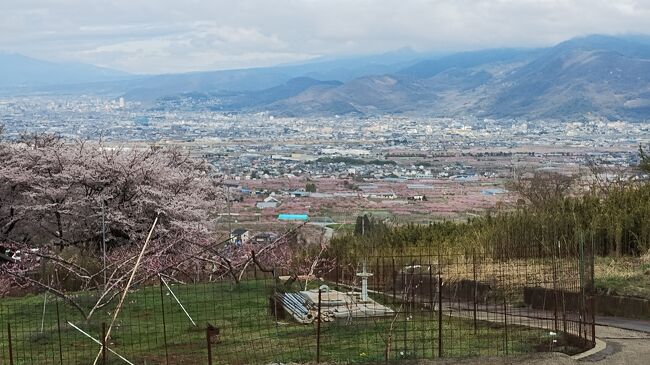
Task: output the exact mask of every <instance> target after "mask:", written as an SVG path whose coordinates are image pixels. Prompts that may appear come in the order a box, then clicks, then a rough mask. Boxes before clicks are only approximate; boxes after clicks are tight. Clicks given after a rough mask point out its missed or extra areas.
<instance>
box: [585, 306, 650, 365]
mask: <svg viewBox="0 0 650 365" xmlns="http://www.w3.org/2000/svg"><path fill="white" fill-rule="evenodd" d="M596 323H599V324H603V325H599V326H597V327H596V335H597V336H598V338H600V339H601V340H603V341H605V343H606V344H607V347H606V348H605V350H603V351H601V352H599V353H597V354H594V355H592V356H589V357H586V358H584V359H582V360H580V361H579V362H578V364H584V365H588V364H598V365H619V364H620V365H648V364H650V322H647V321H637V320H630V319H624V318H612V317H597V318H596ZM612 326H620V327H625V328H629V329H622V328H617V327H612Z"/></svg>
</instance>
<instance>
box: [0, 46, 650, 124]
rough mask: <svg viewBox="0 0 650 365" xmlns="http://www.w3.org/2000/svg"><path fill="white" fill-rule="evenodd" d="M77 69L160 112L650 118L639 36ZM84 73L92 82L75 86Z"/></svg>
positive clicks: (648, 59)
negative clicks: (157, 68) (447, 50)
mask: <svg viewBox="0 0 650 365" xmlns="http://www.w3.org/2000/svg"><path fill="white" fill-rule="evenodd" d="M3 57H4V56H0V66H2V68H3V69H4V68H5V67H6V66H5V63H4V62H5V61H4V58H3ZM38 66H39V65H38V64H36V65H34V67H33V68H23V69H22V70H23V71H21V72H22V73H23V74H24V75H22V76H19V75H16V71H14V72H11V70H9V71H7V70H5V71H0V80H2V81H0V88H2V87H3V86H7V82H6V80H5V79H3V78H2V77H3V75H4V74H3V73H1V72H4V73H6V74H14V75H13V77H14V78H17V79H18V80H21V78H22V80H23V83H24V84H27V82H26V81H25V80H35V79H38V75H43V72H40V73H39V72H36V71H38V70H39V67H38ZM47 67H53V66H51V64H48V66H47ZM79 67H80V69H79V70H80V74H77V75H74V77H70V79H68V80H63V81H66V82H65V83H67V84H68V85H72V84H75V83H76V84H77V85H76V86H75V87H76V88H82V89H85V90H101V91H102V92H110V93H116V94H119V95H124V96H125V97H126V98H128V99H137V100H142V101H145V102H147V103H148V104H149V105H151V106H152V107H155V108H163V109H164V108H174V107H178V106H179V105H185V106H186V105H194V106H196V107H197V108H208V109H211V110H223V111H232V112H259V111H268V112H271V113H273V114H276V115H286V116H314V115H327V116H331V115H346V114H356V115H375V114H385V113H391V114H408V115H427V116H459V115H474V116H477V117H490V118H520V117H521V118H531V119H544V118H547V119H570V118H580V117H583V116H585V115H588V114H589V115H595V116H602V117H607V118H610V119H628V120H648V119H650V40H649V38H647V37H642V36H636V37H611V36H599V35H596V36H588V37H583V38H576V39H572V40H569V41H566V42H563V43H560V44H558V45H556V46H554V47H550V48H543V49H491V50H483V51H476V52H464V53H457V54H449V55H433V54H419V53H416V52H413V51H410V50H400V51H398V52H393V53H389V54H384V55H378V56H369V57H359V58H350V59H341V60H339V59H333V60H318V61H315V62H309V63H303V64H297V65H287V66H281V67H269V68H257V69H246V70H228V71H215V72H197V73H188V74H174V75H160V76H147V77H143V76H132V75H124V74H121V73H115V72H113V71H110V70H106V69H100V68H93V67H92V66H84V67H81V66H79ZM81 71H83V72H81ZM21 72H18V73H21ZM82 75H86V76H85V77H88V80H86V81H93V84H90V83H85V84H84V83H82V81H83V77H81V76H82ZM64 76H65V73H60V74H59V75H57V77H56V78H54V79H52V77H53V76H52V75H50V76H48V77H45V76H43V78H44V79H43V82H42V85H54V84H56V82H57V80H58V81H59V83H63V82H61V81H62V78H63V77H64ZM45 81H46V82H45ZM78 84H82V85H83V86H80V85H78ZM32 86H33V85H32ZM67 88H68V89H69V88H70V86H67ZM61 89H66V88H61ZM188 102H189V103H188Z"/></svg>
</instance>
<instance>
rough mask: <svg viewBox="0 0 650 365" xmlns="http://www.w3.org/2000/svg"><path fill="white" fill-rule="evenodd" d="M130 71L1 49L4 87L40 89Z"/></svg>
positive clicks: (104, 78) (116, 76) (0, 74)
mask: <svg viewBox="0 0 650 365" xmlns="http://www.w3.org/2000/svg"><path fill="white" fill-rule="evenodd" d="M130 77H132V76H131V75H129V74H128V73H126V72H122V71H116V70H111V69H108V68H103V67H97V66H92V65H87V64H83V63H56V62H48V61H42V60H37V59H34V58H30V57H26V56H23V55H20V54H16V53H3V52H0V89H21V88H22V89H38V88H44V87H51V86H54V85H56V86H61V85H74V84H86V83H94V82H106V81H116V80H124V79H128V78H130Z"/></svg>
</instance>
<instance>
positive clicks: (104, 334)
mask: <svg viewBox="0 0 650 365" xmlns="http://www.w3.org/2000/svg"><path fill="white" fill-rule="evenodd" d="M102 365H106V322H102Z"/></svg>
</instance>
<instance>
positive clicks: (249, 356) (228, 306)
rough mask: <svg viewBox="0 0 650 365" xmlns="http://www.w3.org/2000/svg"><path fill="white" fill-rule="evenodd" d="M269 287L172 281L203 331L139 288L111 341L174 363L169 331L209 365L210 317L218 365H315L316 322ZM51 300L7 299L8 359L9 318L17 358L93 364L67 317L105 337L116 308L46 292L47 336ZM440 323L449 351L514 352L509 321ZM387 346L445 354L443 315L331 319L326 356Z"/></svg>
mask: <svg viewBox="0 0 650 365" xmlns="http://www.w3.org/2000/svg"><path fill="white" fill-rule="evenodd" d="M271 288H272V282H271V281H270V280H249V281H244V282H242V283H240V284H239V285H238V286H233V285H231V284H229V283H211V284H196V285H177V286H173V287H172V289H173V290H174V292H175V293H176V295H177V296H178V298H179V299H180V300H181V301H182V303H183V304H184V306H185V308H186V309H187V311H188V313H189V314H190V316H191V317H192V318H193V320H194V321H195V322H196V324H197V327H194V326H193V325H192V324H191V323H190V320H189V319H188V318H187V316H186V315H185V314H184V313H183V311H182V309H181V308H180V306H179V305H178V304H176V302H175V301H174V299H173V298H172V296H171V295H169V294H168V292H167V291H166V290H165V291H164V295H163V297H164V300H163V301H161V295H160V287H158V286H151V287H146V288H141V289H138V290H136V291H134V292H132V293H130V294H129V295H128V297H127V300H126V304H125V307H124V309H123V310H122V312H121V313H120V316H119V317H118V318H119V320H118V321H117V322H116V324H117V326H116V327H115V328H114V330H113V332H112V336H111V341H110V345H109V347H110V348H112V349H114V350H115V351H117V352H118V353H120V354H121V355H123V356H124V357H126V358H127V359H129V360H130V361H132V362H133V363H135V364H166V363H167V362H166V357H167V356H166V351H165V335H166V342H167V354H168V357H169V364H183V365H190V364H207V344H206V332H205V327H206V324H207V323H210V324H212V325H215V326H217V327H219V328H220V329H221V340H222V341H221V343H219V344H215V345H213V358H214V363H215V364H249V363H254V364H264V363H271V362H283V363H287V362H298V363H299V362H310V361H314V360H315V356H316V326H315V324H312V325H301V324H297V323H294V322H292V321H291V320H289V319H285V320H281V321H278V322H276V321H275V320H274V317H273V316H272V315H271V314H270V310H269V294H270V293H271V290H272V289H271ZM75 296H76V300H77V301H79V302H81V303H83V304H84V305H85V306H89V305H90V303H91V302H92V297H93V294H91V293H77V294H76V295H75ZM43 299H44V297H43V295H42V294H41V295H30V296H27V297H23V298H18V299H4V300H2V301H0V324H1V325H2V331H1V332H0V363H2V364H5V363H8V357H9V356H8V344H7V342H8V341H7V323H8V322H9V323H10V324H11V330H12V340H13V356H14V364H16V365H22V364H59V363H60V359H61V358H62V360H63V364H91V363H92V360H93V359H94V358H95V356H96V354H97V352H98V350H99V346H98V345H97V344H95V343H94V342H93V341H92V340H91V339H88V338H87V337H84V335H82V334H81V333H79V332H78V331H77V330H75V329H74V328H72V327H71V326H70V325H68V324H67V323H66V322H67V321H70V322H72V323H74V324H75V325H77V326H79V327H80V328H81V329H83V330H84V331H86V332H87V333H89V334H90V335H92V336H93V337H95V338H100V337H101V328H102V325H101V324H102V322H105V323H110V318H111V315H112V314H113V312H112V310H113V308H110V309H107V308H104V309H103V310H102V311H100V312H98V313H97V314H96V316H95V317H93V318H92V320H91V321H90V322H86V321H84V320H83V318H82V317H81V316H80V314H79V313H78V312H76V310H75V309H73V308H72V307H71V306H69V305H67V304H64V302H62V301H59V303H58V307H59V316H58V318H59V320H58V321H57V313H56V307H57V305H56V301H55V300H54V298H53V297H51V296H48V301H47V303H46V304H45V317H44V322H43V332H42V333H41V331H40V330H41V320H42V313H43V307H44V306H43V302H44V300H43ZM163 305H164V317H165V325H164V326H163ZM59 326H60V328H61V329H60V332H59ZM442 326H443V350H442V353H443V356H445V357H451V356H473V355H495V354H503V353H506V346H505V345H506V344H505V337H506V336H505V332H504V331H505V329H504V328H503V327H497V326H494V325H491V324H489V323H479V326H478V328H477V329H476V331H475V329H474V327H473V323H472V322H471V321H468V320H464V319H459V318H453V317H447V316H443V325H442ZM163 329H164V331H163ZM544 334H545V332H544V331H541V330H536V329H531V328H525V327H515V326H511V327H510V328H508V346H507V352H508V353H510V354H513V353H525V352H532V351H535V348H536V347H537V346H538V345H539V344H540V343H541V342H542V341H543V340H544ZM59 338H60V341H59ZM389 338H390V340H389ZM389 342H390V344H391V346H390V347H391V351H390V358H391V359H401V358H432V357H437V355H438V320H437V314H436V313H432V312H430V311H427V310H420V311H414V312H412V313H411V314H410V315H409V316H408V317H406V316H404V315H398V316H397V317H396V318H393V317H390V318H381V319H363V320H356V319H355V320H354V321H352V322H351V323H346V321H340V322H328V323H323V326H322V330H321V361H328V362H336V363H345V362H347V363H355V362H357V363H359V362H369V361H383V360H384V359H385V353H386V348H387V343H389ZM59 344H60V345H61V346H60V347H59ZM99 363H100V364H101V361H100V362H99ZM107 363H108V364H125V362H123V361H122V360H119V359H118V358H117V357H116V356H114V355H109V361H108V362H107Z"/></svg>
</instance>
